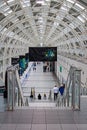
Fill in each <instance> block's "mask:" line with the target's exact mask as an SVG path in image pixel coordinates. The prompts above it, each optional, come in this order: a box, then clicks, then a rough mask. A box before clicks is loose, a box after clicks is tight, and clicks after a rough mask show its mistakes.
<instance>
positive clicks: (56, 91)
mask: <svg viewBox="0 0 87 130" xmlns="http://www.w3.org/2000/svg"><path fill="white" fill-rule="evenodd" d="M53 91H54V101H55V100H56V99H57V95H58V91H59V89H58V87H57V85H55V86H54V88H53Z"/></svg>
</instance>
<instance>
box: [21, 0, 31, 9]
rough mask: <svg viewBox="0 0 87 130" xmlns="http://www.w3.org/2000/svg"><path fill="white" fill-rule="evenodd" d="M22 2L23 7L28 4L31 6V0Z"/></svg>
mask: <svg viewBox="0 0 87 130" xmlns="http://www.w3.org/2000/svg"><path fill="white" fill-rule="evenodd" d="M21 4H22V6H23V7H27V6H30V1H29V0H22V1H21Z"/></svg>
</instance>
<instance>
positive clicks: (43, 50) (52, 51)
mask: <svg viewBox="0 0 87 130" xmlns="http://www.w3.org/2000/svg"><path fill="white" fill-rule="evenodd" d="M29 61H57V47H29Z"/></svg>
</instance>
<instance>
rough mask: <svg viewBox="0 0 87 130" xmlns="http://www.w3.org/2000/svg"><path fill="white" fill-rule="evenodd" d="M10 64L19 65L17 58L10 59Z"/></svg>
mask: <svg viewBox="0 0 87 130" xmlns="http://www.w3.org/2000/svg"><path fill="white" fill-rule="evenodd" d="M11 64H12V65H16V64H19V58H11Z"/></svg>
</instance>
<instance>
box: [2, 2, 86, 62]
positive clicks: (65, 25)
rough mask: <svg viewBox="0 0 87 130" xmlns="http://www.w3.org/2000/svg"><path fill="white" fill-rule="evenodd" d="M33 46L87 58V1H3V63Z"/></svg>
mask: <svg viewBox="0 0 87 130" xmlns="http://www.w3.org/2000/svg"><path fill="white" fill-rule="evenodd" d="M30 46H57V47H58V53H62V54H66V55H68V54H69V56H70V54H71V55H74V56H78V57H84V59H86V58H87V0H0V58H1V60H0V64H3V63H2V62H3V61H2V60H3V59H6V60H5V62H6V64H9V61H8V58H10V57H15V56H18V55H20V54H23V53H26V52H27V51H28V47H30Z"/></svg>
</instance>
